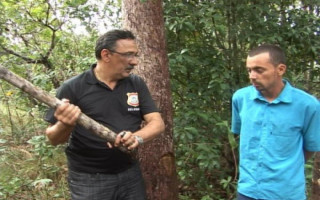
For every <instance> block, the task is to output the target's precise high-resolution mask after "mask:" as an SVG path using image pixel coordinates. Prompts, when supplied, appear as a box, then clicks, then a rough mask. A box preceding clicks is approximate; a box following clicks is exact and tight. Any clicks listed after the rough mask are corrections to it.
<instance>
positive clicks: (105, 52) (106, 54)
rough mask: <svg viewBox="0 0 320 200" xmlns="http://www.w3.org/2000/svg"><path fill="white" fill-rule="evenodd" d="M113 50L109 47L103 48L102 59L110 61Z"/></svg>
mask: <svg viewBox="0 0 320 200" xmlns="http://www.w3.org/2000/svg"><path fill="white" fill-rule="evenodd" d="M110 53H111V52H110V51H109V50H108V49H102V51H101V53H100V54H101V59H102V60H104V61H105V62H109V61H110V55H111V54H110Z"/></svg>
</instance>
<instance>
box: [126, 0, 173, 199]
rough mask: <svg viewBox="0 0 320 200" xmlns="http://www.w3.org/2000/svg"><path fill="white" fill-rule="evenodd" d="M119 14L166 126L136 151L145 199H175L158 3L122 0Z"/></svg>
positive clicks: (169, 110)
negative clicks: (128, 31)
mask: <svg viewBox="0 0 320 200" xmlns="http://www.w3.org/2000/svg"><path fill="white" fill-rule="evenodd" d="M122 11H123V18H124V28H126V29H128V30H131V31H132V32H133V33H134V34H135V36H136V41H137V45H138V48H139V55H140V60H139V64H138V66H137V69H136V72H137V73H138V74H139V75H140V76H141V77H143V78H144V80H145V81H146V83H147V85H148V87H149V90H150V92H151V95H152V97H153V99H154V100H155V102H156V104H157V106H158V108H159V109H160V112H161V114H162V117H163V119H164V122H165V124H166V130H165V133H163V134H162V135H161V136H160V137H158V138H156V139H155V140H153V141H152V142H151V143H148V144H145V145H144V146H143V147H141V148H140V149H139V155H138V156H139V160H140V162H141V168H142V171H143V176H144V179H145V182H146V189H147V196H148V199H149V200H176V199H178V184H177V176H176V167H175V158H174V148H173V138H172V133H173V131H172V118H173V117H172V100H171V88H170V80H169V66H168V56H167V52H166V38H165V34H164V33H165V30H164V18H163V7H162V0H147V1H146V2H141V1H140V0H124V1H123V3H122ZM140 152H143V153H140Z"/></svg>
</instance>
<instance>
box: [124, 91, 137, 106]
mask: <svg viewBox="0 0 320 200" xmlns="http://www.w3.org/2000/svg"><path fill="white" fill-rule="evenodd" d="M127 96H128V100H127V103H128V105H129V106H134V107H137V106H139V98H138V93H137V92H132V93H127Z"/></svg>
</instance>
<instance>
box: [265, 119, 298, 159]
mask: <svg viewBox="0 0 320 200" xmlns="http://www.w3.org/2000/svg"><path fill="white" fill-rule="evenodd" d="M267 148H268V150H269V151H270V153H271V154H272V155H273V156H274V157H278V158H281V159H282V158H286V157H288V156H291V155H293V154H294V153H296V152H297V151H298V150H299V149H300V148H302V134H301V128H300V126H297V125H294V124H290V123H286V124H285V125H281V126H273V128H272V130H271V131H270V135H269V139H268V146H267Z"/></svg>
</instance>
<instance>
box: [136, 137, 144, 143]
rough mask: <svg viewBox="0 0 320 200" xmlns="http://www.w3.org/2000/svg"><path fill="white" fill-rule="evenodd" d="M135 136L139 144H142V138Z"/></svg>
mask: <svg viewBox="0 0 320 200" xmlns="http://www.w3.org/2000/svg"><path fill="white" fill-rule="evenodd" d="M135 138H136V139H137V141H138V143H139V144H143V139H142V137H140V136H137V135H136V136H135Z"/></svg>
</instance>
